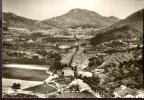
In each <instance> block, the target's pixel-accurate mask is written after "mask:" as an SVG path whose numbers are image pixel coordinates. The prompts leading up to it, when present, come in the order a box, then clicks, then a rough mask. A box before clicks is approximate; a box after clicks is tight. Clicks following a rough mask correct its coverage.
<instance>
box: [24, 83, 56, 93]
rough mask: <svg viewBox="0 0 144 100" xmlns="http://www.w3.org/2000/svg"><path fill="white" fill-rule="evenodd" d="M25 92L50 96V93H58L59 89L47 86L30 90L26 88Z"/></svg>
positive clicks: (38, 86)
mask: <svg viewBox="0 0 144 100" xmlns="http://www.w3.org/2000/svg"><path fill="white" fill-rule="evenodd" d="M24 90H26V91H32V92H33V93H42V94H49V93H52V92H55V91H57V89H55V88H54V87H52V86H49V85H47V84H40V85H36V86H33V87H30V88H26V89H24Z"/></svg>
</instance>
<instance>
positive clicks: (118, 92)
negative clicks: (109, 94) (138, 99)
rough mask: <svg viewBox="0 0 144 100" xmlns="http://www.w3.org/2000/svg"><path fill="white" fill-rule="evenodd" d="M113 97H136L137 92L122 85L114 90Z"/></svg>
mask: <svg viewBox="0 0 144 100" xmlns="http://www.w3.org/2000/svg"><path fill="white" fill-rule="evenodd" d="M114 94H115V97H123V98H124V97H132V96H136V95H137V92H136V91H135V90H134V89H131V88H128V87H126V86H124V85H121V86H120V87H119V88H116V89H115V91H114Z"/></svg>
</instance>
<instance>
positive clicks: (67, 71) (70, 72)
mask: <svg viewBox="0 0 144 100" xmlns="http://www.w3.org/2000/svg"><path fill="white" fill-rule="evenodd" d="M62 72H63V74H64V76H74V71H73V70H72V68H71V67H65V68H63V69H62Z"/></svg>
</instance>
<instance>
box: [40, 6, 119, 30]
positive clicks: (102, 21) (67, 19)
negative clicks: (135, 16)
mask: <svg viewBox="0 0 144 100" xmlns="http://www.w3.org/2000/svg"><path fill="white" fill-rule="evenodd" d="M119 20H120V19H118V18H116V17H114V16H111V17H104V16H101V15H99V14H98V13H96V12H94V11H89V10H85V9H79V8H77V9H72V10H70V11H69V12H68V13H66V14H64V15H61V16H58V17H54V18H51V19H47V20H43V21H41V22H40V23H41V24H44V25H45V26H47V25H48V26H54V27H71V28H75V27H80V26H82V27H96V28H102V27H107V26H109V25H112V24H114V23H115V22H118V21H119Z"/></svg>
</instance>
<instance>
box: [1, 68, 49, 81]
mask: <svg viewBox="0 0 144 100" xmlns="http://www.w3.org/2000/svg"><path fill="white" fill-rule="evenodd" d="M2 70H3V72H2V73H3V78H9V79H20V80H30V81H44V80H45V79H46V78H47V77H48V76H49V74H48V73H46V71H45V70H36V69H24V68H10V67H3V68H2Z"/></svg>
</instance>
